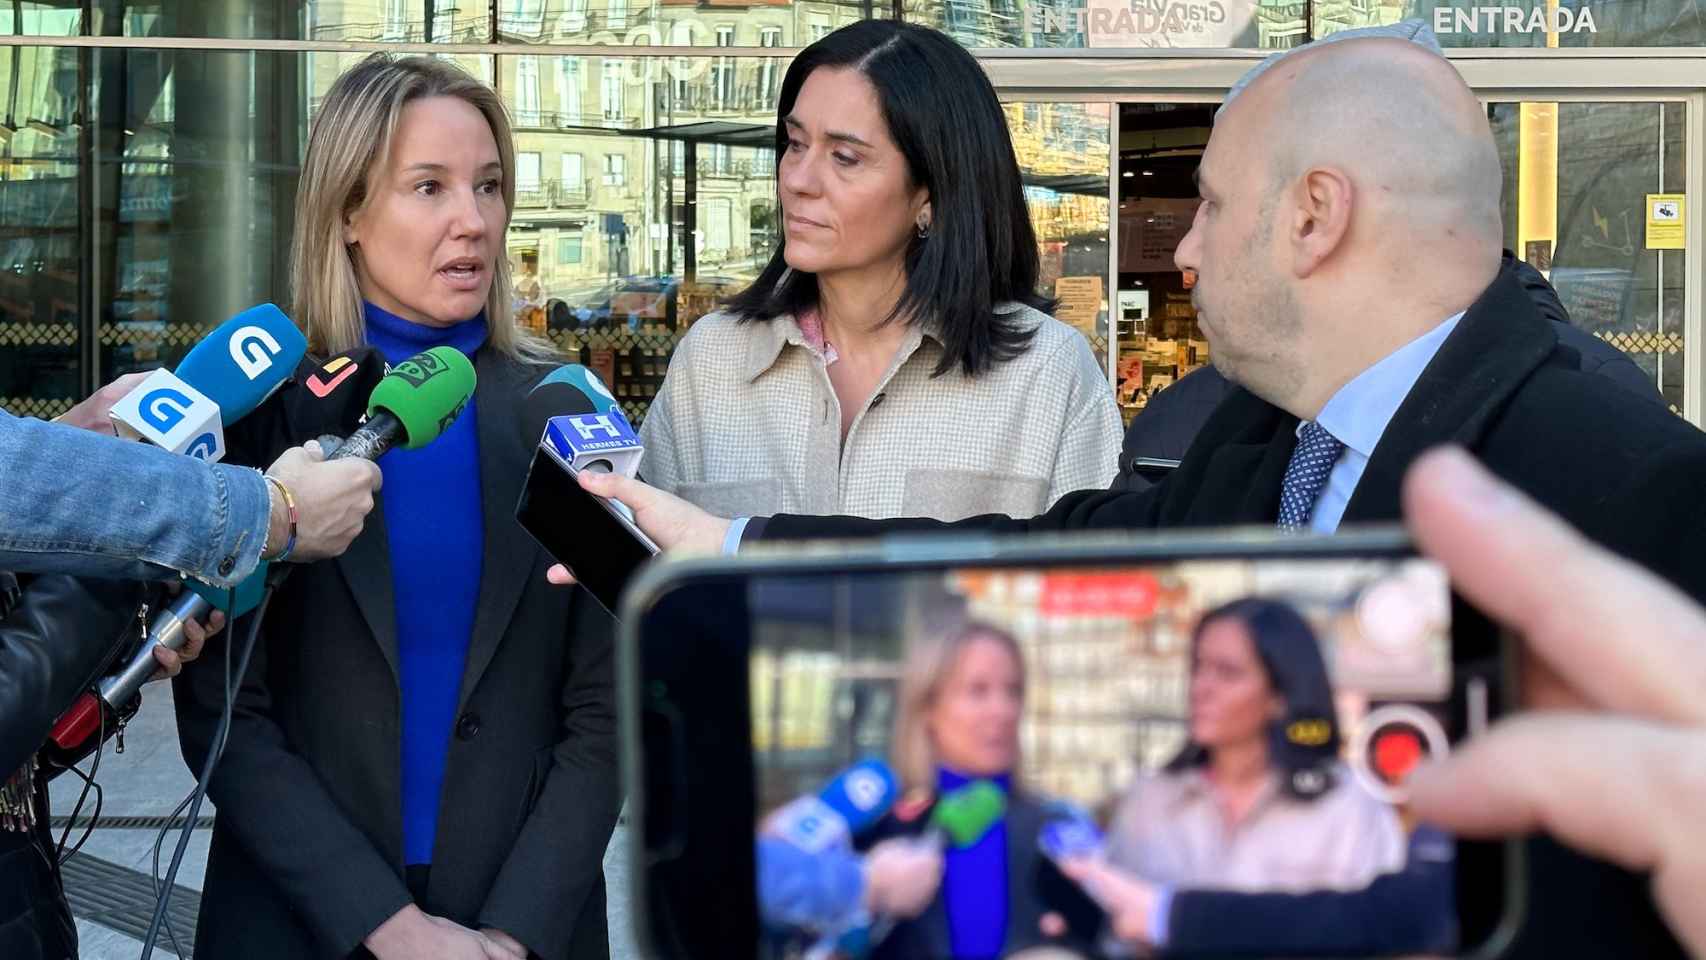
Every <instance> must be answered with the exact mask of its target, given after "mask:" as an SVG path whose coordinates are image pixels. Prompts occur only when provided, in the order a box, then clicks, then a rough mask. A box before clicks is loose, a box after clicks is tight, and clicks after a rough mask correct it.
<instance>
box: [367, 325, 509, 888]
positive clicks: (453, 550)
mask: <svg viewBox="0 0 1706 960" xmlns="http://www.w3.org/2000/svg"><path fill="white" fill-rule="evenodd" d="M365 315H366V318H367V340H368V342H369V343H371V344H372V345H373V346H375V347H377V348H378V349H379V352H380V353H382V354H384V356H385V360H386V362H387V363H390V364H393V365H394V364H397V363H400V362H402V361H404V360H407V359H408V358H410V357H412V356H414V355H415V354H417V353H420V352H421V351H423V350H426V349H429V348H431V347H438V346H452V347H455V348H456V349H458V350H460V351H462V352H463V353H465V354H468V355H469V356H472V355H473V354H474V351H476V350H478V349H479V348H480V345H481V344H483V343H485V342H486V317H485V314H483V313H482V314H480V315H479V316H477V317H475V318H474V319H472V320H465V321H463V322H462V323H459V324H456V325H455V326H453V327H442V328H441V327H428V326H423V325H421V324H418V323H414V322H412V321H409V320H404V319H403V318H402V317H398V316H395V315H393V314H390V313H386V312H385V311H384V310H381V309H379V308H378V307H376V306H374V305H373V304H371V303H369V304H366V308H365ZM476 417H477V415H476V413H475V410H474V401H473V400H471V399H470V400H469V401H468V407H467V409H465V410H463V411H462V416H460V417H458V418H457V419H456V422H455V423H453V424H451V425H450V428H449V429H447V430H445V431H444V433H443V434H441V435H440V436H439V438H438V439H437V440H435V441H433V442H432V443H431V444H430V445H428V446H425V447H422V448H421V449H419V450H392V451H391V452H389V453H387V454H385V455H384V456H383V457H380V458H379V471H380V473H381V474H383V475H384V479H385V486H384V493H383V496H384V498H385V534H386V539H387V541H388V545H389V547H390V552H391V592H392V597H393V602H394V604H395V607H396V613H397V673H398V680H399V684H400V686H401V688H402V689H401V690H400V691H399V692H400V694H401V699H402V713H403V715H402V727H403V733H402V762H403V768H402V773H403V797H402V799H403V863H404V864H405V865H408V866H414V865H417V864H430V863H432V846H433V839H434V836H435V835H436V833H437V831H438V801H439V795H440V793H441V792H442V789H441V788H442V787H443V784H444V766H445V760H446V757H447V756H448V754H449V752H450V737H451V735H452V731H453V730H454V728H455V726H456V707H457V701H458V699H459V697H460V694H461V687H462V670H463V666H464V665H465V664H466V663H467V660H468V641H469V640H470V639H471V638H472V637H473V635H474V608H475V605H476V604H477V603H478V602H479V598H480V568H481V558H482V557H483V556H484V555H485V523H484V520H483V517H482V514H481V506H482V504H481V495H480V440H479V435H478V433H477V431H476V430H475V425H476V424H477V423H478V422H479V421H478V420H477V419H476Z"/></svg>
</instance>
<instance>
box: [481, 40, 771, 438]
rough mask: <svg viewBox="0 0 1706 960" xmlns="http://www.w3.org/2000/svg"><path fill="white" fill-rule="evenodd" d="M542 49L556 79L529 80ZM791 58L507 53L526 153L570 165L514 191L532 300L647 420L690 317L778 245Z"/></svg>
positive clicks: (520, 267) (514, 250)
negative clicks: (786, 76) (779, 145)
mask: <svg viewBox="0 0 1706 960" xmlns="http://www.w3.org/2000/svg"><path fill="white" fill-rule="evenodd" d="M534 61H537V63H538V68H537V69H538V72H539V74H540V75H541V76H546V77H552V78H554V80H553V82H552V83H550V84H541V85H540V86H539V87H538V88H534V87H532V86H530V85H529V83H528V82H527V81H526V80H525V79H522V80H521V81H520V82H516V81H517V78H524V77H525V76H526V75H527V74H529V73H531V72H532V71H533V69H534V68H533V67H532V66H529V64H530V63H531V62H534ZM783 69H785V65H784V64H783V63H781V62H780V61H777V60H773V59H768V58H738V57H715V58H710V57H669V58H627V57H541V58H535V57H526V56H523V57H502V58H499V62H498V70H499V73H500V75H501V79H502V83H501V84H500V89H501V90H502V91H503V93H504V98H505V100H506V102H507V103H508V104H509V106H510V109H511V113H512V116H513V117H514V118H515V120H516V149H517V151H518V154H519V155H522V156H536V157H538V158H540V159H539V161H538V164H537V167H538V169H540V170H545V171H552V170H555V171H559V172H560V173H561V174H562V175H561V177H560V178H558V177H545V176H541V177H540V179H539V180H538V181H537V183H536V184H535V185H534V189H531V190H527V191H518V193H517V196H516V210H515V216H514V218H513V221H512V223H511V227H510V232H509V237H508V252H509V256H510V260H511V263H512V265H513V268H514V275H515V277H516V278H517V282H516V291H515V292H516V297H515V304H516V309H517V311H518V315H519V316H520V317H521V318H522V322H523V323H524V324H526V325H527V326H529V327H531V328H532V329H534V330H535V331H536V332H538V333H540V334H543V335H546V336H548V337H550V338H551V339H552V340H553V341H554V342H555V343H556V344H557V345H558V346H559V347H560V348H561V349H562V350H563V352H564V353H565V354H566V355H568V356H569V358H571V359H577V360H579V361H580V362H582V363H585V364H587V365H588V366H589V367H591V368H592V369H594V370H595V371H597V372H598V373H599V375H600V376H602V377H603V378H604V379H605V380H606V382H608V383H609V384H610V385H611V389H612V390H613V391H614V392H615V394H616V397H617V399H618V400H619V401H621V402H622V405H623V407H624V409H625V411H626V412H627V413H628V414H629V416H630V417H631V418H632V419H634V420H635V421H639V420H642V419H643V418H644V414H645V410H646V408H647V407H648V406H649V404H650V401H651V399H652V398H653V397H655V396H657V388H658V386H659V385H661V384H662V382H663V375H664V371H665V370H666V368H667V367H668V363H669V357H670V355H671V354H672V353H673V352H674V348H675V344H676V343H677V342H679V340H680V338H681V336H682V335H683V334H684V333H685V332H686V331H687V328H688V327H689V326H691V325H692V323H693V322H694V321H695V320H698V319H699V318H700V317H702V316H704V315H705V314H706V313H709V312H710V311H711V310H713V309H715V308H716V305H717V303H718V302H719V301H721V300H722V299H724V298H726V297H728V296H730V295H732V294H734V293H735V292H737V291H739V290H740V289H742V288H743V287H745V285H746V284H747V283H749V282H751V280H752V279H753V278H754V277H756V276H757V275H758V272H759V271H760V270H762V269H763V266H764V264H765V263H766V262H767V261H768V259H769V257H770V253H771V251H772V250H773V249H774V244H775V240H776V223H775V217H774V215H773V213H772V211H773V209H774V207H775V198H776V180H775V172H774V171H775V156H774V150H773V149H772V147H771V143H772V138H773V136H774V129H775V120H776V114H775V110H776V105H775V93H776V89H777V87H778V86H779V83H778V82H777V80H776V78H778V77H780V75H781V71H782V70H783ZM536 89H537V97H538V99H537V101H534V100H533V99H532V97H533V96H535V90H536ZM518 101H521V102H520V103H518ZM526 164H527V168H528V169H529V170H531V169H533V168H534V163H533V161H527V162H526Z"/></svg>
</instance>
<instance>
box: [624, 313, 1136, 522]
mask: <svg viewBox="0 0 1706 960" xmlns="http://www.w3.org/2000/svg"><path fill="white" fill-rule="evenodd" d="M997 310H998V311H1001V312H1004V313H1007V312H1012V311H1022V312H1023V314H1024V318H1025V320H1026V321H1027V322H1030V323H1033V324H1034V325H1035V326H1036V329H1037V332H1036V335H1035V338H1034V339H1033V340H1032V342H1031V348H1030V349H1029V350H1027V351H1026V352H1025V353H1024V354H1022V355H1020V356H1019V357H1016V358H1014V359H1013V360H1009V361H1007V362H1004V363H997V364H995V366H994V367H993V369H991V370H990V371H989V372H987V373H985V374H984V375H982V376H980V377H977V378H975V379H973V378H969V377H966V376H965V375H964V374H963V373H960V372H959V371H958V370H954V371H950V372H949V373H946V374H944V375H942V376H940V377H937V378H934V379H932V378H931V376H930V372H931V371H932V370H933V369H935V366H936V363H937V361H939V360H940V359H941V357H942V345H941V343H940V342H939V341H938V340H937V339H936V337H935V336H934V335H932V334H931V333H929V332H927V331H925V330H924V329H922V327H920V326H918V325H914V326H911V327H909V328H908V331H907V338H906V340H905V341H904V342H903V343H902V345H901V348H900V350H899V352H898V353H897V354H896V356H895V359H894V361H893V362H892V363H891V364H890V366H889V369H888V371H887V373H885V374H884V376H883V378H882V380H881V381H880V382H879V383H878V386H877V389H876V391H875V392H874V393H873V394H872V397H871V399H870V400H869V401H867V403H866V405H865V408H864V409H863V410H861V411H860V412H859V413H858V415H857V416H856V417H855V418H854V420H853V423H852V426H851V427H850V428H849V430H848V431H847V438H846V442H845V444H843V442H842V440H841V436H840V434H841V407H840V403H839V402H838V400H837V398H836V395H835V390H834V388H833V387H832V386H831V385H830V382H829V373H828V371H827V369H826V368H825V365H824V359H823V356H822V354H821V353H819V351H818V350H817V349H815V348H814V347H812V346H811V345H810V343H809V342H808V341H807V339H806V338H805V336H804V335H803V334H802V333H801V332H800V327H799V324H798V323H796V322H795V320H794V318H793V317H791V316H783V317H778V318H776V319H775V320H772V321H770V322H768V323H737V322H736V320H735V318H734V317H733V316H731V315H729V314H726V313H714V314H711V315H709V316H707V317H705V318H703V319H701V320H700V321H698V322H697V323H695V324H694V325H693V328H692V329H691V330H689V331H688V333H687V336H686V337H684V338H682V341H681V343H680V344H679V345H678V346H677V347H676V348H675V355H674V356H673V357H672V358H671V359H670V364H669V374H668V375H667V376H666V377H665V378H664V383H663V387H662V389H660V390H659V391H658V396H657V400H656V401H655V402H653V404H652V406H651V409H650V410H649V411H648V412H647V414H646V419H645V423H644V425H643V426H642V428H641V430H640V437H641V439H642V440H643V441H644V443H645V448H646V452H645V457H644V459H643V461H642V462H641V464H640V474H641V476H642V477H644V478H645V480H646V481H647V482H649V483H651V484H653V485H654V486H657V487H661V488H662V489H664V490H668V491H670V492H672V493H675V494H676V495H678V496H680V497H683V498H684V499H687V500H689V501H692V502H693V503H695V504H697V505H698V506H700V507H702V508H703V509H705V510H708V511H710V512H711V513H714V514H717V515H719V516H724V517H733V516H769V515H772V514H777V513H805V514H847V515H852V516H859V517H869V518H875V519H882V518H887V517H931V518H935V519H939V520H958V519H961V518H964V517H969V516H975V515H977V514H980V513H1003V514H1007V515H1009V516H1015V517H1029V516H1034V515H1036V514H1038V513H1042V512H1043V511H1044V510H1046V509H1048V507H1049V505H1050V504H1052V503H1054V501H1055V500H1056V499H1058V498H1059V497H1060V496H1061V495H1062V494H1065V493H1069V492H1071V491H1073V490H1081V489H1102V488H1105V487H1107V485H1108V482H1109V481H1110V480H1111V479H1112V478H1113V476H1114V473H1115V471H1117V470H1118V468H1119V462H1118V461H1119V450H1120V439H1121V429H1120V419H1119V412H1118V410H1117V409H1116V407H1115V406H1114V395H1113V389H1112V387H1110V385H1109V384H1108V381H1107V378H1106V377H1104V376H1103V374H1102V370H1101V368H1100V367H1099V366H1098V365H1097V363H1096V360H1095V357H1094V356H1093V355H1092V354H1091V351H1090V345H1089V343H1088V342H1087V341H1086V340H1085V339H1084V337H1083V336H1082V335H1080V334H1079V333H1077V332H1076V331H1074V330H1073V329H1072V328H1070V327H1068V326H1066V325H1065V324H1063V323H1061V322H1060V321H1058V320H1055V319H1054V318H1052V317H1049V316H1046V315H1044V314H1043V313H1040V312H1038V311H1036V310H1032V309H1030V308H1029V307H1025V306H1023V305H1021V304H1012V303H1010V304H1004V305H1002V306H1000V307H998V308H997Z"/></svg>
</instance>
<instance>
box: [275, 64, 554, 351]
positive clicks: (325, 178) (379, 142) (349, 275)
mask: <svg viewBox="0 0 1706 960" xmlns="http://www.w3.org/2000/svg"><path fill="white" fill-rule="evenodd" d="M427 97H455V98H457V99H459V100H462V101H465V102H467V103H468V104H469V105H470V106H472V107H473V108H474V109H476V110H478V111H480V115H481V116H483V117H485V118H486V123H487V124H488V125H489V126H490V127H491V128H492V139H493V140H494V141H496V142H497V147H498V163H499V165H500V166H501V167H502V168H503V201H504V228H505V229H506V230H507V229H508V227H509V218H510V216H511V214H512V213H513V212H514V210H515V140H514V138H513V136H512V135H511V132H510V126H509V116H508V114H506V113H505V112H504V106H503V101H502V100H500V99H499V98H498V95H497V93H496V92H494V91H493V90H492V88H490V87H488V86H486V85H485V84H483V83H481V82H480V81H479V80H476V79H475V78H473V77H472V76H469V75H468V73H467V72H466V71H464V70H462V69H461V68H460V67H458V66H456V65H455V64H452V63H448V62H446V61H443V60H439V59H436V58H433V57H423V56H411V57H398V56H395V55H393V54H388V53H375V54H373V55H372V56H369V57H367V58H366V59H364V60H362V61H361V62H360V63H358V64H356V65H355V66H354V67H353V68H351V69H350V70H348V71H346V72H345V73H344V74H343V75H342V76H340V77H338V79H337V81H336V82H335V83H333V84H332V89H331V90H330V91H328V92H327V94H326V98H325V100H324V101H323V102H322V103H321V105H320V112H319V115H318V116H316V117H315V118H314V123H313V126H312V128H311V130H310V132H309V134H308V154H307V156H306V157H305V158H304V159H303V161H302V179H301V182H300V183H299V184H298V185H297V188H296V230H295V234H294V236H293V237H292V239H291V243H290V287H291V309H292V314H293V315H294V316H295V317H296V322H297V324H298V325H299V326H301V327H302V329H303V331H304V332H305V333H306V334H307V336H308V344H309V348H310V349H311V350H314V351H315V352H317V353H320V354H322V355H325V354H333V353H341V352H342V351H345V350H350V349H353V348H355V347H359V346H361V345H362V344H364V343H365V342H366V339H367V338H366V325H365V323H364V321H363V319H362V305H361V304H362V297H361V286H360V283H359V282H358V280H357V274H356V266H355V256H354V254H353V253H352V251H351V250H350V249H349V247H348V245H346V244H345V243H344V225H345V223H346V222H347V221H348V219H349V217H351V216H353V215H354V214H356V213H358V212H360V210H361V209H362V207H363V206H364V205H365V204H366V202H367V199H368V193H369V189H370V186H371V184H370V178H371V177H372V176H373V175H374V173H375V171H381V170H384V169H386V167H387V166H388V165H389V163H390V152H391V146H392V143H393V142H394V141H395V139H396V136H397V128H398V127H399V126H401V124H402V120H403V109H404V108H405V107H407V106H408V105H409V104H410V103H412V102H414V101H416V100H420V99H424V98H427ZM499 245H500V246H499V250H498V255H497V256H496V257H495V258H494V259H495V262H494V263H493V264H492V289H491V291H490V292H489V293H487V294H486V308H485V309H486V325H487V329H488V334H487V336H488V338H489V342H490V344H491V345H492V347H493V348H494V349H496V350H498V351H500V352H502V353H504V354H507V355H509V356H511V357H514V358H516V359H520V360H533V361H549V360H551V359H552V358H554V357H556V355H557V351H556V348H555V347H553V346H552V345H551V343H550V342H549V341H546V340H542V339H539V338H538V337H535V336H533V335H531V334H529V333H527V332H526V331H525V330H523V329H521V328H520V327H519V326H517V325H516V321H515V317H514V316H513V315H512V312H511V310H510V308H509V297H510V272H509V271H510V267H509V258H508V257H507V256H505V255H504V251H503V249H502V239H501V238H500V239H499Z"/></svg>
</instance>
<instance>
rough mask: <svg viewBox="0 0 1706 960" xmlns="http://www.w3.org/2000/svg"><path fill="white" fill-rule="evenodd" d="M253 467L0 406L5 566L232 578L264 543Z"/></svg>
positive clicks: (0, 532)
mask: <svg viewBox="0 0 1706 960" xmlns="http://www.w3.org/2000/svg"><path fill="white" fill-rule="evenodd" d="M270 511H271V501H270V499H269V497H268V494H267V488H266V481H264V480H262V479H261V475H260V473H259V472H258V471H256V470H251V469H246V468H242V467H233V466H227V465H224V464H209V463H204V462H202V461H200V460H196V459H193V458H191V457H184V456H176V455H173V454H169V453H166V452H165V451H163V450H159V449H156V448H153V447H149V446H146V445H144V444H140V443H135V442H131V441H125V440H118V439H115V438H113V437H105V436H101V435H99V434H95V433H90V432H88V431H85V430H78V429H75V428H72V427H67V426H62V425H60V424H53V423H44V422H42V421H40V420H34V419H28V418H20V417H14V416H12V415H11V414H8V413H5V412H4V411H0V568H3V569H11V570H18V571H29V572H36V573H68V574H74V575H78V576H88V577H109V578H120V579H157V578H159V577H160V576H161V575H162V573H163V571H162V570H161V568H168V569H171V570H176V571H178V572H180V573H184V574H187V575H189V576H192V577H196V578H198V579H200V580H205V581H207V582H208V583H211V584H213V585H214V586H219V587H228V586H232V585H235V584H236V583H237V582H238V581H240V580H242V579H243V578H244V577H246V576H248V575H249V574H250V573H252V572H253V571H254V569H255V566H256V564H257V563H258V562H259V560H260V555H261V550H263V549H264V548H265V543H266V536H267V524H268V520H269V516H270Z"/></svg>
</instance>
